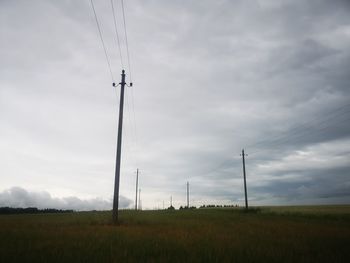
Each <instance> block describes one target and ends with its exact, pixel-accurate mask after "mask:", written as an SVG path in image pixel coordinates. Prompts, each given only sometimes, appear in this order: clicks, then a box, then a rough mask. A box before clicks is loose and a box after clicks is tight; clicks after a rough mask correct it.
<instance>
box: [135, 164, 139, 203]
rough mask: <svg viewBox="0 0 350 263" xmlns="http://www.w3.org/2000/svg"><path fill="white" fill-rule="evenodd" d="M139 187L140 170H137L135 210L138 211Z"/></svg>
mask: <svg viewBox="0 0 350 263" xmlns="http://www.w3.org/2000/svg"><path fill="white" fill-rule="evenodd" d="M138 187H139V168H137V170H136V198H135V210H137V189H138Z"/></svg>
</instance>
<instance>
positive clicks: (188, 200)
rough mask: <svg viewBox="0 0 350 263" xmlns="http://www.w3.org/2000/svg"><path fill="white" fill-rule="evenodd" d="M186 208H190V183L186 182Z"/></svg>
mask: <svg viewBox="0 0 350 263" xmlns="http://www.w3.org/2000/svg"><path fill="white" fill-rule="evenodd" d="M187 208H190V183H189V182H187Z"/></svg>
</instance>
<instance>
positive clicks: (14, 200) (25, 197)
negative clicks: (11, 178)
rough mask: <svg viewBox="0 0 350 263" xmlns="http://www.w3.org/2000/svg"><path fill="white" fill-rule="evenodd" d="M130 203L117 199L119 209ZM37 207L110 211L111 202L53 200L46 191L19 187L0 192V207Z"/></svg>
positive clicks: (129, 201)
mask: <svg viewBox="0 0 350 263" xmlns="http://www.w3.org/2000/svg"><path fill="white" fill-rule="evenodd" d="M131 204H132V201H131V200H130V199H128V198H126V197H124V196H120V198H119V207H120V208H121V209H123V208H129V207H130V205H131ZM4 206H9V207H21V208H25V207H37V208H40V209H44V208H55V209H72V210H76V211H88V210H111V209H112V202H111V201H109V200H104V199H101V198H94V199H80V198H78V197H75V196H70V197H63V198H55V197H52V196H51V195H50V193H48V192H46V191H42V192H30V191H27V190H25V189H23V188H21V187H12V188H10V189H7V190H4V191H2V192H0V207H4Z"/></svg>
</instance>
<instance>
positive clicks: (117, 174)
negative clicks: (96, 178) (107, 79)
mask: <svg viewBox="0 0 350 263" xmlns="http://www.w3.org/2000/svg"><path fill="white" fill-rule="evenodd" d="M119 84H120V104H119V122H118V139H117V157H116V164H115V178H114V197H113V223H117V222H118V207H119V181H120V160H121V154H122V130H123V110H124V88H125V84H126V83H125V70H124V69H123V70H122V79H121V82H120V83H119ZM116 86H117V85H116V84H115V83H113V87H116ZM131 86H132V83H130V87H131Z"/></svg>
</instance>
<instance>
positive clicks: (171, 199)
mask: <svg viewBox="0 0 350 263" xmlns="http://www.w3.org/2000/svg"><path fill="white" fill-rule="evenodd" d="M172 206H173V196H172V195H171V196H170V207H172Z"/></svg>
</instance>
